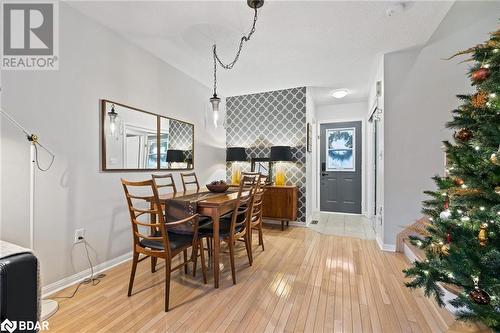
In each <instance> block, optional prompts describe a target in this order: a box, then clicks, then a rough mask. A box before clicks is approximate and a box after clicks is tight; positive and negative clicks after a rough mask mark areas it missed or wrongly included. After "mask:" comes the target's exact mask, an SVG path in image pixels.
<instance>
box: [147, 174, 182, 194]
mask: <svg viewBox="0 0 500 333" xmlns="http://www.w3.org/2000/svg"><path fill="white" fill-rule="evenodd" d="M151 177H152V179H153V181H154V182H155V185H156V188H157V189H158V194H160V195H161V191H160V190H162V189H166V188H172V191H171V192H173V193H177V187H176V186H175V181H174V176H173V175H172V174H171V173H167V174H164V175H155V174H152V175H151Z"/></svg>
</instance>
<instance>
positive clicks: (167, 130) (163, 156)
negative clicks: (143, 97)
mask: <svg viewBox="0 0 500 333" xmlns="http://www.w3.org/2000/svg"><path fill="white" fill-rule="evenodd" d="M193 131H194V126H193V125H192V124H189V123H186V122H183V121H180V120H176V119H171V118H166V117H160V133H161V152H160V166H161V168H162V169H170V170H178V169H184V170H185V169H192V168H193V135H194V132H193Z"/></svg>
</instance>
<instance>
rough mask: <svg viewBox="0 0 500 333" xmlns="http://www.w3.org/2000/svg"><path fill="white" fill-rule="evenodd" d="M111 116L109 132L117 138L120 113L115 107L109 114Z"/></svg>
mask: <svg viewBox="0 0 500 333" xmlns="http://www.w3.org/2000/svg"><path fill="white" fill-rule="evenodd" d="M108 116H109V130H110V131H111V136H113V137H114V136H115V133H116V118H118V113H116V111H115V105H114V104H112V105H111V110H110V111H109V112H108Z"/></svg>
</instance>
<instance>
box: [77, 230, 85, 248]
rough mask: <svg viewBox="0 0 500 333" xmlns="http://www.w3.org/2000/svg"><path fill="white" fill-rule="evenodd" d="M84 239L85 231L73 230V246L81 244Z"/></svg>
mask: <svg viewBox="0 0 500 333" xmlns="http://www.w3.org/2000/svg"><path fill="white" fill-rule="evenodd" d="M84 239H85V229H83V228H82V229H76V230H75V244H77V243H81V242H83V240H84Z"/></svg>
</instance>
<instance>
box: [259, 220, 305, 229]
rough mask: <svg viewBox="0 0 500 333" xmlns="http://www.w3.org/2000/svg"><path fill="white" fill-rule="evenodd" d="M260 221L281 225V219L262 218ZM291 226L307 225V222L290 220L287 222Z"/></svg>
mask: <svg viewBox="0 0 500 333" xmlns="http://www.w3.org/2000/svg"><path fill="white" fill-rule="evenodd" d="M262 221H263V222H264V223H266V224H276V225H281V221H276V220H267V219H262ZM289 224H290V225H291V226H294V227H307V224H306V223H304V222H297V221H290V223H289Z"/></svg>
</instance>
